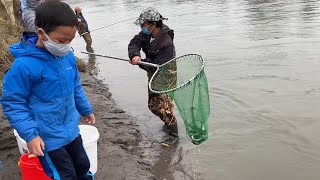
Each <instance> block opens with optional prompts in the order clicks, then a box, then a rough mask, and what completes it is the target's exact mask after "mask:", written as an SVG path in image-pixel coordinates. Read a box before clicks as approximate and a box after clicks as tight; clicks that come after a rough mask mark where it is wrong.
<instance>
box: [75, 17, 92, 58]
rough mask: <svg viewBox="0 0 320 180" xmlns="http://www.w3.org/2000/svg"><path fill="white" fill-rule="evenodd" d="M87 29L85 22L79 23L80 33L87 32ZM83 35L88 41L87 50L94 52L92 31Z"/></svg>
mask: <svg viewBox="0 0 320 180" xmlns="http://www.w3.org/2000/svg"><path fill="white" fill-rule="evenodd" d="M86 29H87V27H86V25H85V23H83V22H80V23H79V26H78V30H79V33H80V34H83V33H86V32H87V30H86ZM82 37H83V39H84V41H85V42H86V43H87V46H86V50H87V51H88V52H91V53H92V52H93V49H92V47H91V45H92V39H91V35H90V32H89V33H86V34H84V35H82Z"/></svg>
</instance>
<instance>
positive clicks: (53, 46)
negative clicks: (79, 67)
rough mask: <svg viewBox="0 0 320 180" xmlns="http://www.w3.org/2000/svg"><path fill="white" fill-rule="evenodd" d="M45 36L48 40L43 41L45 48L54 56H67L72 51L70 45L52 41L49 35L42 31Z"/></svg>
mask: <svg viewBox="0 0 320 180" xmlns="http://www.w3.org/2000/svg"><path fill="white" fill-rule="evenodd" d="M42 32H43V34H44V35H45V36H46V38H47V39H48V40H47V41H42V42H43V44H44V47H45V48H46V49H47V50H48V51H49V52H50V53H51V54H53V55H55V56H66V55H67V54H68V53H69V51H70V44H58V43H55V42H54V41H52V40H51V39H50V38H49V36H48V34H46V33H45V32H44V31H43V30H42Z"/></svg>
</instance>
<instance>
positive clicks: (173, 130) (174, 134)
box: [161, 123, 179, 147]
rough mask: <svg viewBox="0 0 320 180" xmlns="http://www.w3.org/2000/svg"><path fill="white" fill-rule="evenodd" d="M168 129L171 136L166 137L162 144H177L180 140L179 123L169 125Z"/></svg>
mask: <svg viewBox="0 0 320 180" xmlns="http://www.w3.org/2000/svg"><path fill="white" fill-rule="evenodd" d="M167 127H168V130H169V137H168V138H167V139H165V140H164V141H163V142H162V143H161V145H162V146H164V147H168V146H171V145H173V144H176V143H177V142H178V140H179V136H178V124H177V123H175V124H173V125H171V126H170V125H167Z"/></svg>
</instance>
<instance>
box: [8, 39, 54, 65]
mask: <svg viewBox="0 0 320 180" xmlns="http://www.w3.org/2000/svg"><path fill="white" fill-rule="evenodd" d="M37 41H38V36H37V34H25V33H24V34H23V36H22V39H21V41H20V42H18V43H16V44H13V45H11V46H10V47H9V50H10V52H11V54H12V55H13V56H14V58H19V57H22V56H28V57H30V56H31V57H35V58H39V59H43V60H47V59H48V55H51V53H50V52H49V51H48V50H46V49H45V48H40V47H38V46H37V45H36V43H37Z"/></svg>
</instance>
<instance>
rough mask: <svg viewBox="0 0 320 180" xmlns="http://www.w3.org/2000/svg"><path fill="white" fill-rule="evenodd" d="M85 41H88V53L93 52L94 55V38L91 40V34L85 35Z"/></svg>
mask: <svg viewBox="0 0 320 180" xmlns="http://www.w3.org/2000/svg"><path fill="white" fill-rule="evenodd" d="M82 37H83V39H84V40H85V41H86V43H87V46H86V50H87V51H88V52H91V53H93V49H92V46H91V45H92V38H91V35H90V33H86V34H84V35H83V36H82Z"/></svg>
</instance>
